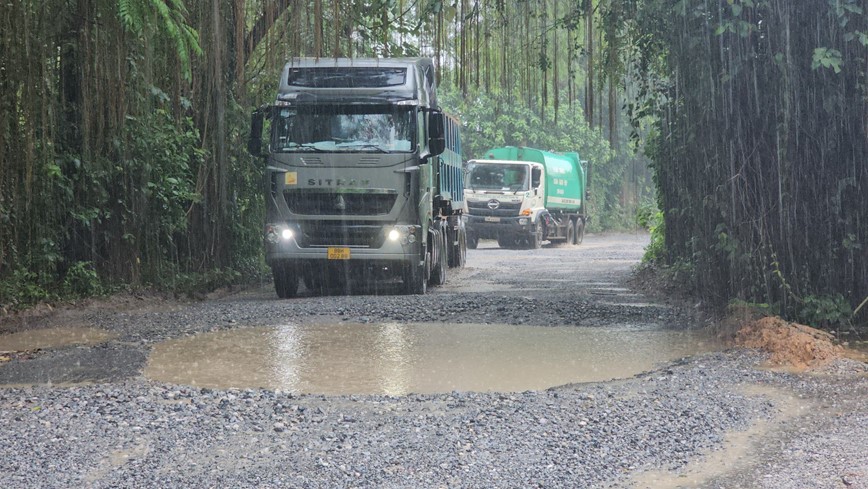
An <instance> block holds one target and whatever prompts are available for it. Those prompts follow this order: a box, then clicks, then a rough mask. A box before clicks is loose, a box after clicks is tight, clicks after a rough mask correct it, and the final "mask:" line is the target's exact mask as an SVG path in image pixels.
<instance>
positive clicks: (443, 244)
mask: <svg viewBox="0 0 868 489" xmlns="http://www.w3.org/2000/svg"><path fill="white" fill-rule="evenodd" d="M435 236H436V238H435V239H434V245H435V247H436V246H438V244H439V247H440V249H439V250H435V251H437V252H436V253H434V254H435V255H437V263H436V264H434V268H432V269H431V285H443V284H445V283H446V269H448V268H449V261H448V259H447V258H448V257H447V256H446V255H447V253H448V250H447V246H448V245H447V239H446V232H445V230H441V231H440V232H437V233H435Z"/></svg>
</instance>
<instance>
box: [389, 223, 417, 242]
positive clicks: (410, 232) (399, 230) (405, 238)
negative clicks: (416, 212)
mask: <svg viewBox="0 0 868 489" xmlns="http://www.w3.org/2000/svg"><path fill="white" fill-rule="evenodd" d="M415 233H416V228H415V227H412V226H395V227H394V228H392V229H390V230H389V232H388V233H387V234H386V237H387V238H389V241H400V242H401V244H407V243H415V242H416V234H415Z"/></svg>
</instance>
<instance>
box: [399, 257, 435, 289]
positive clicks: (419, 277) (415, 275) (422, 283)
mask: <svg viewBox="0 0 868 489" xmlns="http://www.w3.org/2000/svg"><path fill="white" fill-rule="evenodd" d="M430 256H431V254H430V253H428V252H427V251H425V260H424V261H423V262H422V264H421V265H420V264H419V263H416V261H415V260H414V261H413V262H411V263H405V264H404V277H403V279H404V293H405V294H407V295H425V292H427V291H428V277H427V276H426V275H427V273H426V272H427V271H428V267H429V265H430V261H431V260H430Z"/></svg>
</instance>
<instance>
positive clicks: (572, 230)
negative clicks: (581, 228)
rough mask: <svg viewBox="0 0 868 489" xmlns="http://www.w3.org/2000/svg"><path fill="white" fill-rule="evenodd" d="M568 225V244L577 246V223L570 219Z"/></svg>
mask: <svg viewBox="0 0 868 489" xmlns="http://www.w3.org/2000/svg"><path fill="white" fill-rule="evenodd" d="M569 221H570V222H568V223H567V244H571V245H574V244H576V221H574V220H572V219H570V220H569Z"/></svg>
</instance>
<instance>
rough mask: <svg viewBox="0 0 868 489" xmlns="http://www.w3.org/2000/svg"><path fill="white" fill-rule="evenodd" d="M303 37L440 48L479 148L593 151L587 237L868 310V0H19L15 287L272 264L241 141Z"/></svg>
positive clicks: (214, 276) (4, 63)
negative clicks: (646, 233) (630, 232)
mask: <svg viewBox="0 0 868 489" xmlns="http://www.w3.org/2000/svg"><path fill="white" fill-rule="evenodd" d="M293 56H320V57H334V56H349V57H371V56H382V57H392V56H430V57H432V58H434V59H435V60H436V62H437V65H438V68H439V72H438V74H439V78H440V80H439V82H440V90H441V99H440V101H441V104H442V105H443V108H444V109H445V110H446V111H448V112H451V113H452V114H454V115H456V116H458V117H459V119H460V120H461V121H462V123H463V126H464V127H463V137H464V140H465V148H466V149H467V152H466V154H465V158H472V157H474V156H477V155H478V154H480V153H481V152H482V151H484V150H485V149H487V148H489V147H492V146H496V145H503V144H523V145H528V146H535V147H540V148H543V149H548V150H553V151H576V150H577V151H579V152H580V153H581V155H582V158H583V159H587V160H589V161H591V163H592V165H593V170H592V176H591V190H592V202H591V205H592V213H593V216H594V218H593V220H592V228H591V231H594V230H596V231H602V230H608V229H626V228H631V227H634V226H636V225H637V222H638V223H639V224H640V225H644V226H647V227H650V228H651V229H652V246H651V247H650V248H649V252H648V257H647V258H648V260H649V261H651V262H655V263H657V264H658V265H661V266H663V267H664V268H665V269H666V270H668V271H669V273H670V274H671V277H672V278H673V279H674V280H677V281H680V282H682V283H684V284H686V285H687V286H688V287H690V288H692V289H693V290H694V291H695V292H696V293H697V294H699V295H700V296H702V297H703V298H704V299H706V300H707V301H708V302H709V303H712V304H718V305H720V304H727V303H731V302H732V301H733V300H737V301H743V302H747V303H752V304H758V305H764V307H767V308H768V309H769V310H771V311H772V312H778V313H781V314H783V315H784V316H786V317H788V318H793V319H799V320H802V321H806V322H810V323H812V324H819V325H840V324H850V325H855V324H859V323H860V321H862V323H864V321H865V318H866V313H868V306H863V307H862V308H861V309H859V308H860V305H861V304H863V301H864V300H865V299H866V298H868V222H866V221H868V188H866V185H868V80H866V71H868V0H819V1H812V2H792V1H791V0H768V1H760V0H715V1H712V0H679V1H672V0H576V1H572V2H568V1H559V0H539V1H531V0H525V1H522V0H510V1H508V0H452V1H443V0H416V1H413V0H369V1H340V0H331V1H329V0H313V1H310V0H223V1H220V0H68V1H58V2H44V1H36V0H17V1H14V2H4V3H2V5H0V304H2V305H3V306H4V307H7V308H10V307H11V308H15V307H19V306H21V305H25V304H31V303H33V302H37V301H44V300H53V299H56V298H59V297H70V296H83V295H93V294H100V293H104V292H108V291H112V290H116V289H117V288H119V287H128V286H134V287H136V286H142V285H152V286H157V287H160V288H168V289H173V290H193V289H202V288H205V289H207V288H210V287H216V286H219V285H222V284H226V283H233V282H238V281H243V280H249V279H257V278H260V277H262V276H263V263H262V255H261V253H262V249H261V248H262V238H261V228H262V224H263V215H262V199H263V198H262V188H261V179H262V168H261V166H260V164H259V163H258V162H257V161H254V160H253V159H252V158H251V157H250V156H249V155H247V154H246V153H245V152H244V150H243V148H244V147H245V142H246V138H247V132H248V130H249V114H250V112H251V111H252V110H253V108H254V107H256V106H258V105H260V104H262V103H267V102H270V101H271V100H272V99H273V97H274V93H275V90H276V86H277V77H278V75H279V72H280V69H281V67H282V66H283V64H284V63H285V61H286V60H287V59H288V58H289V57H293ZM857 310H858V313H857V314H856V315H855V316H854V311H857ZM860 318H861V319H860Z"/></svg>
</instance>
